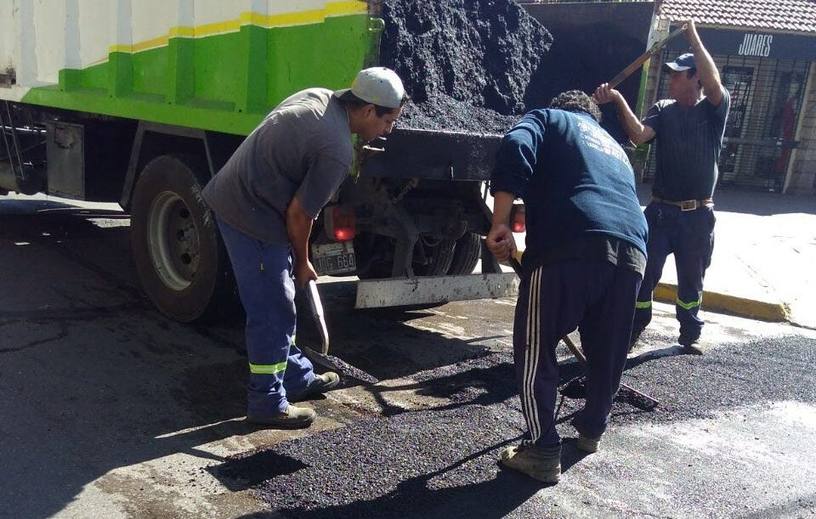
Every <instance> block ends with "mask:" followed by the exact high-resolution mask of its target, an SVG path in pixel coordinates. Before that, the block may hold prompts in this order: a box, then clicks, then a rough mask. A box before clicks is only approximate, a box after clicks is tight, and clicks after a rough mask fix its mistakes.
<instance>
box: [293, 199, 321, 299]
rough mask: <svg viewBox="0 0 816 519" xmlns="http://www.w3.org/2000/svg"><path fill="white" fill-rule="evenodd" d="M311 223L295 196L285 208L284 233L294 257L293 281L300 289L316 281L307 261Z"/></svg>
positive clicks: (315, 273) (315, 275) (312, 268)
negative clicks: (311, 280)
mask: <svg viewBox="0 0 816 519" xmlns="http://www.w3.org/2000/svg"><path fill="white" fill-rule="evenodd" d="M312 221H313V220H312V217H311V216H309V214H308V213H307V212H306V211H305V210H304V209H303V205H302V204H301V202H300V198H298V196H297V195H295V196H294V198H292V201H291V202H289V207H287V208H286V233H287V234H288V235H289V243H290V244H291V245H292V253H293V254H294V256H295V258H294V260H295V280H296V281H297V285H298V286H299V287H301V288H303V287H305V286H306V283H308V282H309V280H310V279H317V272H315V269H314V267H313V266H312V263H311V262H310V261H309V236H310V235H311V233H312Z"/></svg>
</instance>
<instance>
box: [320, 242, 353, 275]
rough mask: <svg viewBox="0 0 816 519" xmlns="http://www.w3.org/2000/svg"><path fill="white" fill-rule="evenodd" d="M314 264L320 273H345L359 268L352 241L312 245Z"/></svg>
mask: <svg viewBox="0 0 816 519" xmlns="http://www.w3.org/2000/svg"><path fill="white" fill-rule="evenodd" d="M312 264H313V265H314V267H315V270H316V271H317V273H318V274H344V273H348V272H354V271H355V270H357V258H356V257H355V256H354V245H352V243H351V242H343V243H325V244H323V245H312Z"/></svg>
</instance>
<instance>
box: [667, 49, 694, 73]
mask: <svg viewBox="0 0 816 519" xmlns="http://www.w3.org/2000/svg"><path fill="white" fill-rule="evenodd" d="M663 66H664V67H666V68H667V69H669V70H674V71H675V72H683V71H684V70H691V69H693V68H694V69H696V68H697V65H696V64H695V63H694V54H692V53H691V52H688V53H686V54H681V55H679V56H677V58H675V60H674V61H669V62H667V63H666V64H665V65H663Z"/></svg>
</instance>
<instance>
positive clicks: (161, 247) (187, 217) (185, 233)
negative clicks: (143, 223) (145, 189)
mask: <svg viewBox="0 0 816 519" xmlns="http://www.w3.org/2000/svg"><path fill="white" fill-rule="evenodd" d="M147 234H148V248H149V249H150V256H151V259H152V260H153V267H154V269H155V270H156V273H157V274H158V276H159V278H160V279H161V280H162V282H163V283H164V284H165V285H167V286H168V287H169V288H171V289H173V290H176V291H181V290H184V289H186V288H187V287H189V286H190V285H191V284H192V282H193V278H194V277H195V273H196V271H197V270H198V264H199V239H198V229H197V228H196V225H195V221H194V218H193V215H192V212H191V211H190V208H189V207H187V204H185V203H184V200H182V198H181V197H180V196H178V195H177V194H176V193H172V192H170V191H165V192H162V193H160V194H159V195H158V196H157V197H156V198H155V199H154V200H153V203H152V204H151V207H150V217H149V219H148V230H147Z"/></svg>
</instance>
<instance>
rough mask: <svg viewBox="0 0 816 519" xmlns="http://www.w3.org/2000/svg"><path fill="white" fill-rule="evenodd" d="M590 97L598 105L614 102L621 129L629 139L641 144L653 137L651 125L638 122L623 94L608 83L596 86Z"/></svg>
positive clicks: (653, 132)
mask: <svg viewBox="0 0 816 519" xmlns="http://www.w3.org/2000/svg"><path fill="white" fill-rule="evenodd" d="M592 98H593V99H594V100H595V102H596V103H598V104H599V105H602V104H606V103H609V102H613V103H615V108H617V113H618V120H620V122H621V124H622V125H623V130H624V131H625V132H626V136H627V137H629V140H631V141H632V142H633V143H635V144H643V143H644V142H649V141H650V140H652V139H654V138H655V131H654V129H652V127H651V126H647V125H645V124H643V123H642V122H640V120H639V119H638V118H637V116H636V115H635V113H634V112H633V111H632V109H631V108H629V104H628V103H627V102H626V99H625V98H624V97H623V94H621V93H620V92H618V91H617V90H615V89H614V88H609V84H608V83H604V84H602V85H601V86H599V87H598V88H596V89H595V93H594V94H592Z"/></svg>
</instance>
